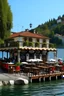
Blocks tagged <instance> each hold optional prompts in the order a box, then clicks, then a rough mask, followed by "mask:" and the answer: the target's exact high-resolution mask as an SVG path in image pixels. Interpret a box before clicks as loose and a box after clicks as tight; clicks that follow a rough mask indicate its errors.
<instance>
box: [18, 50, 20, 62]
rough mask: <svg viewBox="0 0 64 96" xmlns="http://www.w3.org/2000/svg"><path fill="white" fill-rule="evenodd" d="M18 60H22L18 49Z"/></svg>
mask: <svg viewBox="0 0 64 96" xmlns="http://www.w3.org/2000/svg"><path fill="white" fill-rule="evenodd" d="M18 62H20V50H18Z"/></svg>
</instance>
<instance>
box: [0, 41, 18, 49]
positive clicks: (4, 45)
mask: <svg viewBox="0 0 64 96" xmlns="http://www.w3.org/2000/svg"><path fill="white" fill-rule="evenodd" d="M4 47H19V42H8V43H4V44H1V45H0V48H4Z"/></svg>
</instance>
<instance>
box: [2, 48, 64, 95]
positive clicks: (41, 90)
mask: <svg viewBox="0 0 64 96" xmlns="http://www.w3.org/2000/svg"><path fill="white" fill-rule="evenodd" d="M57 54H58V57H59V58H62V59H64V49H58V53H57ZM0 55H1V54H0ZM49 58H53V53H50V54H49ZM0 96H64V80H55V81H48V82H41V83H32V84H28V85H20V86H2V87H0Z"/></svg>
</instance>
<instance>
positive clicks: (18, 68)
mask: <svg viewBox="0 0 64 96" xmlns="http://www.w3.org/2000/svg"><path fill="white" fill-rule="evenodd" d="M20 64H21V63H20V62H16V64H15V65H16V67H15V70H16V72H19V71H20Z"/></svg>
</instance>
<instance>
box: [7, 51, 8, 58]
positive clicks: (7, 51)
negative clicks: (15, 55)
mask: <svg viewBox="0 0 64 96" xmlns="http://www.w3.org/2000/svg"><path fill="white" fill-rule="evenodd" d="M7 59H8V51H7Z"/></svg>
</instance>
